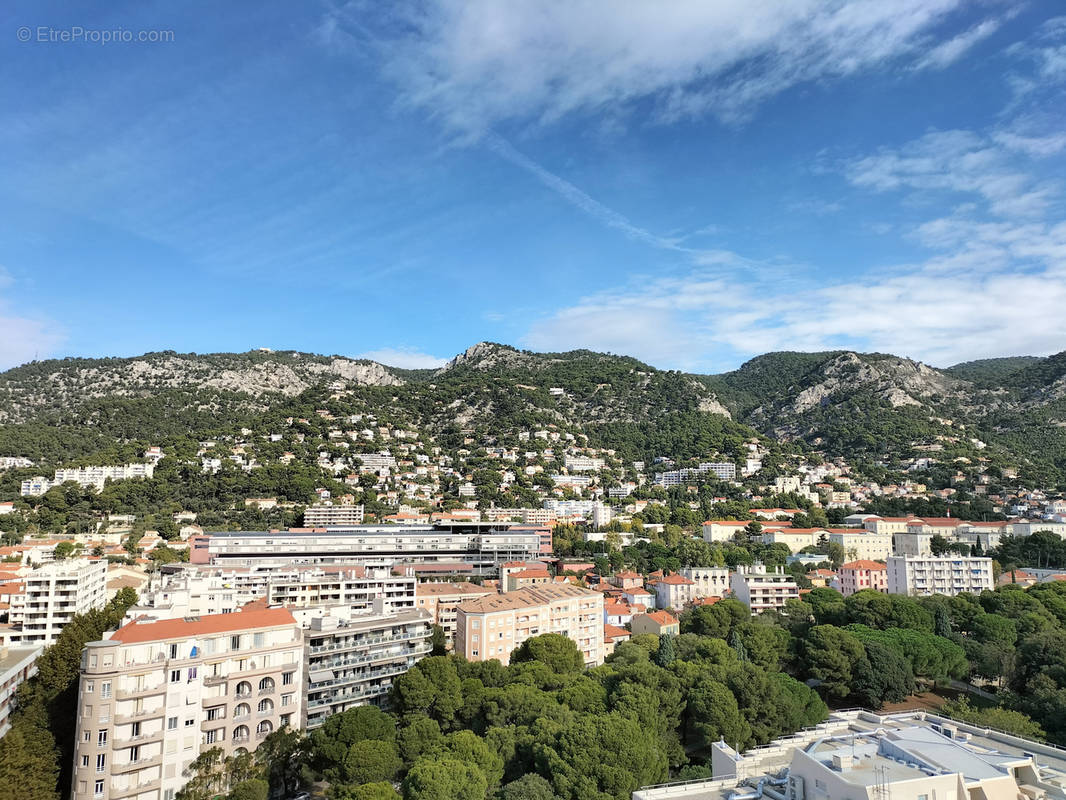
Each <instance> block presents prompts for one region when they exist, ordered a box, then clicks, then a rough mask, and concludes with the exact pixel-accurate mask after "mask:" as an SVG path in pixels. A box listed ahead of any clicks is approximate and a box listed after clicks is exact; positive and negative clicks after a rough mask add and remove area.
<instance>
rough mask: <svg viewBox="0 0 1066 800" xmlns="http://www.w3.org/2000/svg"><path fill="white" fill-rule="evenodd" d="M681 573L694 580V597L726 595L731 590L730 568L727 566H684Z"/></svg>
mask: <svg viewBox="0 0 1066 800" xmlns="http://www.w3.org/2000/svg"><path fill="white" fill-rule="evenodd" d="M680 574H681V575H682V576H683V577H685V578H688V579H689V580H690V581H692V583H693V587H692V598H693V599H696V598H698V597H725V595H726V594H727V593H728V592H729V570H728V569H726V568H725V567H682V568H681V570H680Z"/></svg>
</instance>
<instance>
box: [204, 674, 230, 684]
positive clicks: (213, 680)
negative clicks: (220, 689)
mask: <svg viewBox="0 0 1066 800" xmlns="http://www.w3.org/2000/svg"><path fill="white" fill-rule="evenodd" d="M225 682H226V676H225V675H205V676H204V686H218V685H219V684H220V683H225Z"/></svg>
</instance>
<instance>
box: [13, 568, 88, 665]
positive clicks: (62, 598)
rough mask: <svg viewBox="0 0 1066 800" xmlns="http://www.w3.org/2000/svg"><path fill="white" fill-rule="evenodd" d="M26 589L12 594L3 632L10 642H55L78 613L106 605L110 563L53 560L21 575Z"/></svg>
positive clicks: (43, 643) (30, 643)
mask: <svg viewBox="0 0 1066 800" xmlns="http://www.w3.org/2000/svg"><path fill="white" fill-rule="evenodd" d="M22 582H23V584H24V585H25V592H23V593H22V594H21V595H13V596H12V603H11V611H10V615H9V617H8V619H9V622H10V624H11V628H10V629H9V630H7V631H6V632H5V633H4V638H5V641H6V643H8V644H17V645H49V644H52V643H53V642H54V641H55V640H56V638H57V637H58V636H59V634H60V633H61V632H62V631H63V628H64V627H66V625H67V623H68V622H70V621H71V620H72V619H73V618H74V616H75V615H76V614H84V613H86V612H87V611H90V610H92V609H94V608H103V607H104V606H105V605H106V604H107V562H106V561H104V560H103V559H101V560H98V561H89V560H87V559H74V560H70V561H53V562H52V563H50V564H45V565H44V566H43V567H39V568H38V569H35V570H34V571H33V572H31V573H30V574H29V575H26V576H24V577H23V578H22Z"/></svg>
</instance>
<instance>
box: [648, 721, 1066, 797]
mask: <svg viewBox="0 0 1066 800" xmlns="http://www.w3.org/2000/svg"><path fill="white" fill-rule="evenodd" d="M711 769H712V770H713V775H714V777H713V778H708V779H706V780H696V781H691V780H690V781H684V782H678V783H674V784H664V785H658V786H650V787H645V788H642V789H638V790H637V791H635V792H633V795H632V797H633V800H730V798H732V799H733V800H740V798H744V799H745V800H922V799H923V798H925V799H926V800H929V799H930V798H932V799H933V800H974V799H975V798H981V799H982V800H992V799H993V798H997V799H998V800H1014V799H1015V798H1041V800H1066V790H1064V788H1063V787H1064V786H1066V754H1064V753H1063V751H1062V749H1061V748H1058V747H1056V746H1055V745H1049V744H1045V743H1043V742H1037V741H1033V740H1031V739H1025V738H1023V737H1020V736H1014V735H1011V734H1008V733H1001V732H999V731H996V730H991V729H989V728H984V727H980V726H977V725H969V724H967V723H964V722H957V721H955V720H952V719H948V718H945V717H940V716H937V715H935V714H932V713H929V712H926V711H902V712H897V713H895V714H875V713H873V712H870V711H861V710H858V711H836V712H833V713H832V714H831V715H830V716H829V718H828V719H827V720H826V721H825V722H822V723H820V724H818V725H815V726H812V727H810V728H805V729H803V730H802V731H797V732H796V733H795V734H792V735H789V736H786V737H782V738H781V739H777V740H775V741H772V742H770V743H768V744H767V745H765V746H762V747H755V748H752V749H751V750H748V751H746V752H743V753H738V752H736V751H735V750H734V749H733V748H732V747H731V746H730V745H729V744H728V743H726V742H717V743H715V744H713V745H711Z"/></svg>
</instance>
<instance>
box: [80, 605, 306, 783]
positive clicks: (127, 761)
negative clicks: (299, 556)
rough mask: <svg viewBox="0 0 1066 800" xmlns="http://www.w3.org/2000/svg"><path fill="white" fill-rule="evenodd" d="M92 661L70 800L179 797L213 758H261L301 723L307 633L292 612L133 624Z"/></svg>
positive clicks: (91, 647)
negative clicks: (206, 755)
mask: <svg viewBox="0 0 1066 800" xmlns="http://www.w3.org/2000/svg"><path fill="white" fill-rule="evenodd" d="M105 637H106V638H105V639H104V640H103V641H99V642H89V643H88V644H87V645H86V647H85V651H84V652H83V654H82V665H81V677H80V685H79V688H78V705H77V715H76V717H75V719H73V720H72V726H73V728H74V734H75V742H74V776H73V780H72V784H71V796H72V800H120V799H121V798H137V800H169V799H170V798H173V796H174V794H175V793H176V792H177V791H178V790H180V789H181V787H182V786H183V785H184V783H185V782H186V780H187V779H188V777H187V774H186V770H187V769H188V767H189V764H190V763H192V761H193V760H194V759H195V758H196V757H197V756H198V755H199V754H200V753H201V752H203V751H204V750H206V749H208V748H211V747H218V748H221V750H222V754H223V755H224V756H229V755H232V754H235V753H237V752H241V751H251V750H255V749H256V748H257V747H258V746H259V744H260V743H261V742H262V741H263V739H265V738H266V737H267V735H269V734H270V732H271V731H274V730H277V729H279V728H281V727H282V726H284V725H289V726H291V727H294V728H296V727H299V726H300V724H301V721H302V718H303V698H304V674H303V669H304V661H303V635H302V633H301V631H300V628H299V626H298V625H297V624H296V620H295V619H294V618H293V615H292V614H291V613H290V612H289V611H288V610H287V609H284V608H276V609H269V608H264V607H250V608H247V609H245V610H242V611H240V612H238V613H234V614H217V615H212V616H205V617H198V618H197V617H191V618H188V619H171V620H159V621H155V622H131V623H129V624H127V625H124V626H122V627H121V628H119V629H118V630H117V631H115V632H113V633H110V634H105Z"/></svg>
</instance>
